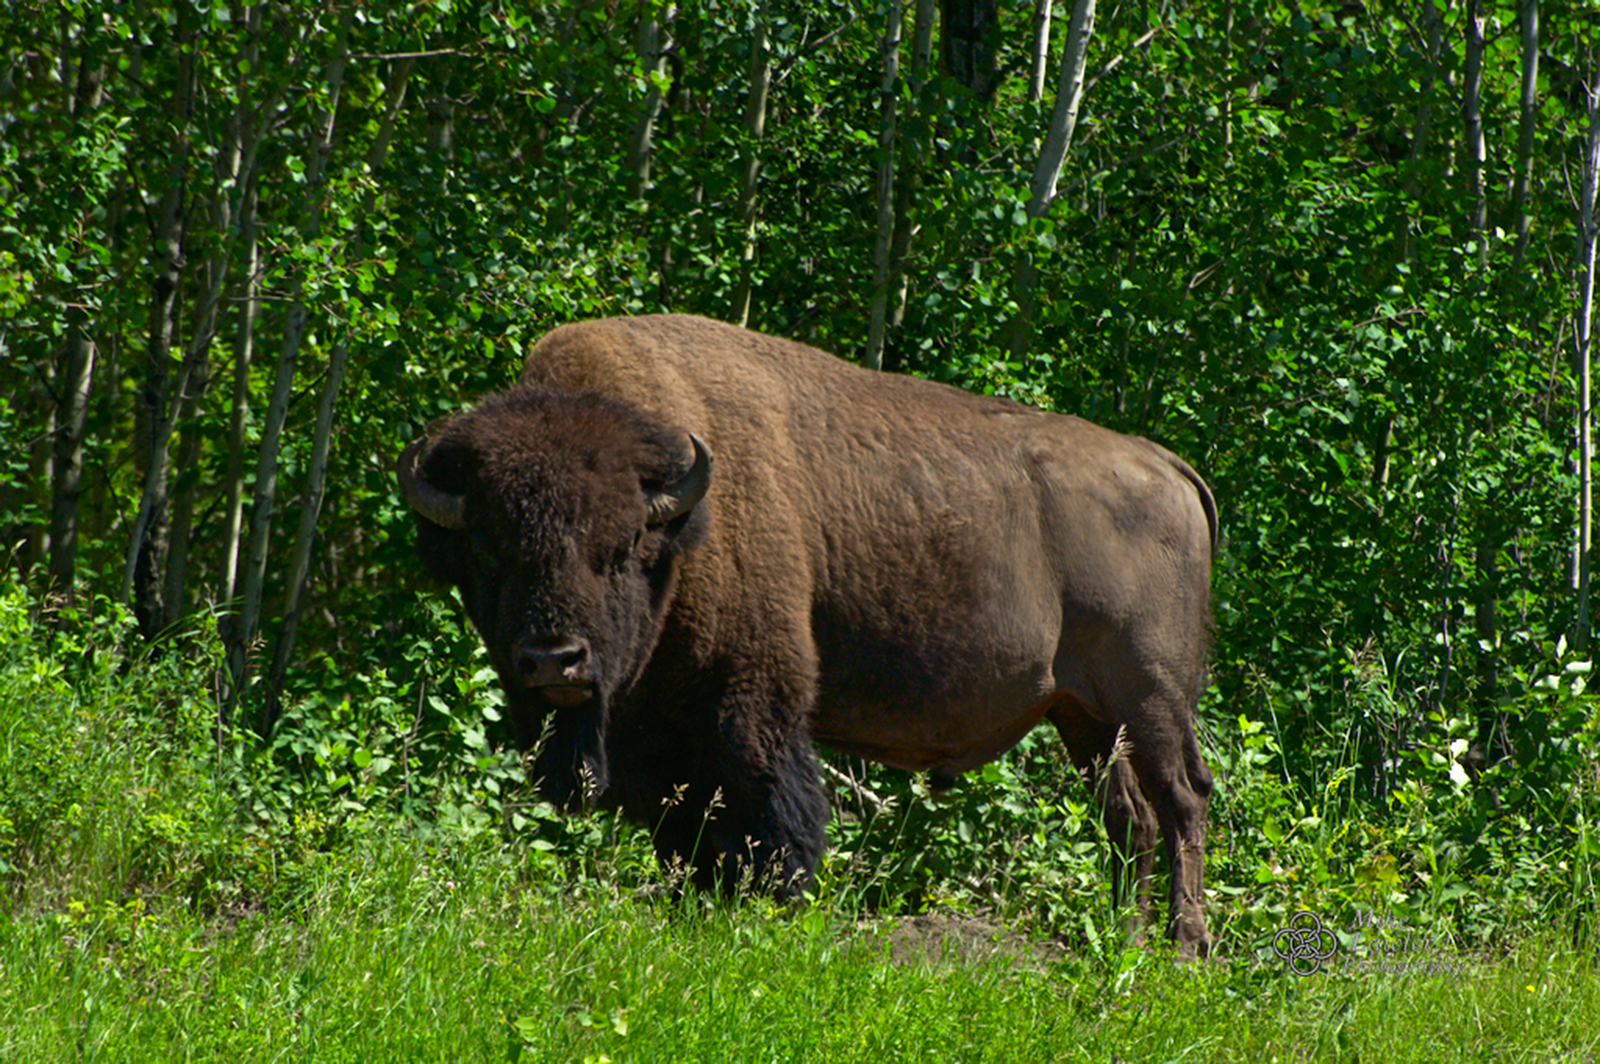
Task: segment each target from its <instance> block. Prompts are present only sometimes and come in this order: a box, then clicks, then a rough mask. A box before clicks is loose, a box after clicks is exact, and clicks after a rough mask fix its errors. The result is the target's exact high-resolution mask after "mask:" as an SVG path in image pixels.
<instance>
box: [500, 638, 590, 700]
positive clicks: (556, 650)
mask: <svg viewBox="0 0 1600 1064" xmlns="http://www.w3.org/2000/svg"><path fill="white" fill-rule="evenodd" d="M516 665H517V676H518V677H519V678H520V679H521V680H522V682H523V683H524V684H526V685H527V686H529V687H561V686H567V685H570V684H586V683H592V682H593V681H594V671H593V669H592V668H591V666H590V656H589V641H588V640H587V639H583V638H581V637H579V636H570V635H569V636H555V637H552V638H548V639H525V640H523V641H522V642H520V643H518V644H517V652H516Z"/></svg>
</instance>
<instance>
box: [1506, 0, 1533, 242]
mask: <svg viewBox="0 0 1600 1064" xmlns="http://www.w3.org/2000/svg"><path fill="white" fill-rule="evenodd" d="M1521 21H1522V96H1521V99H1520V100H1519V102H1518V107H1517V173H1516V179H1515V183H1514V184H1513V186H1512V189H1511V218H1512V223H1511V224H1512V229H1513V230H1514V231H1515V233H1516V236H1517V243H1516V247H1515V250H1514V251H1513V253H1512V269H1513V272H1516V271H1518V270H1519V269H1520V268H1521V266H1522V262H1523V260H1524V259H1525V258H1527V255H1528V235H1529V232H1530V230H1531V229H1532V222H1531V216H1530V215H1529V214H1528V184H1529V182H1530V181H1531V180H1532V178H1533V134H1534V130H1535V128H1536V126H1537V124H1538V108H1539V0H1523V2H1522V19H1521Z"/></svg>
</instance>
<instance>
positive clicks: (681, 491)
mask: <svg viewBox="0 0 1600 1064" xmlns="http://www.w3.org/2000/svg"><path fill="white" fill-rule="evenodd" d="M689 444H690V446H691V447H692V448H693V449H694V461H693V463H692V464H691V465H690V466H689V471H688V472H687V473H684V474H683V475H682V476H681V477H679V478H678V479H677V480H675V481H673V482H672V483H670V484H663V485H661V486H660V487H658V488H655V489H653V490H651V489H646V491H645V505H646V506H647V507H648V508H649V509H648V512H647V514H646V516H645V524H646V525H648V526H651V527H654V526H657V525H664V524H666V523H667V522H668V521H672V520H674V519H676V518H679V517H682V516H683V515H684V514H686V513H688V512H689V511H690V510H693V509H694V508H695V506H696V504H698V503H699V502H700V500H701V499H703V498H705V494H706V490H707V489H708V488H710V487H711V465H712V457H711V448H709V447H707V446H706V441H705V440H702V439H701V438H700V437H699V436H696V435H695V434H694V433H692V432H691V433H690V434H689Z"/></svg>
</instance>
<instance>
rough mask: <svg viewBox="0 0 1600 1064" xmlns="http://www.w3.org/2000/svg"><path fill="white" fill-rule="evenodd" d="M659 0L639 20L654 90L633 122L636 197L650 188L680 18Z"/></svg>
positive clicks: (631, 167)
mask: <svg viewBox="0 0 1600 1064" xmlns="http://www.w3.org/2000/svg"><path fill="white" fill-rule="evenodd" d="M657 2H658V0H645V7H646V8H647V10H646V11H645V13H644V14H643V15H642V16H640V19H639V39H638V51H639V58H640V59H641V60H643V61H644V65H645V69H646V70H647V71H649V73H650V75H651V77H650V87H649V88H648V89H646V90H645V95H644V102H643V103H641V104H640V106H639V114H638V116H637V117H636V118H635V119H634V123H633V139H632V140H631V142H630V143H629V145H628V172H629V174H630V179H631V181H632V182H633V195H634V196H635V198H637V197H639V196H643V195H644V194H645V192H646V191H647V190H648V189H649V188H650V161H651V155H652V153H653V141H654V138H655V129H656V119H657V118H659V117H660V116H661V105H662V104H663V103H664V102H665V99H666V98H665V97H664V96H663V95H662V92H661V86H660V79H662V78H663V77H665V76H666V73H667V52H668V51H669V50H670V49H671V48H672V22H673V20H674V19H675V18H677V16H678V9H677V6H676V5H675V4H672V3H665V4H661V5H660V7H659V10H658V9H657Z"/></svg>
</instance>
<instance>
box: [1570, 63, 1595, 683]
mask: <svg viewBox="0 0 1600 1064" xmlns="http://www.w3.org/2000/svg"><path fill="white" fill-rule="evenodd" d="M1597 183H1600V64H1597V66H1596V68H1595V73H1594V80H1593V81H1592V82H1591V84H1590V86H1589V142H1588V145H1587V148H1586V150H1585V152H1584V157H1583V195H1582V199H1581V201H1580V206H1579V213H1578V269H1579V273H1580V278H1581V279H1580V281H1579V285H1580V290H1579V293H1578V327H1577V329H1576V335H1577V348H1578V349H1577V359H1576V361H1577V370H1578V374H1577V376H1578V424H1577V426H1576V433H1575V435H1576V436H1577V441H1578V527H1577V530H1576V532H1577V534H1576V536H1575V537H1574V538H1575V540H1576V542H1575V544H1574V547H1575V550H1576V552H1577V564H1576V565H1575V566H1574V567H1573V568H1574V570H1575V572H1576V576H1577V587H1576V588H1575V589H1574V590H1575V592H1576V598H1577V608H1576V611H1575V615H1574V617H1573V621H1572V647H1573V649H1574V650H1575V651H1577V652H1578V653H1579V654H1584V653H1587V652H1588V649H1589V550H1590V547H1591V545H1592V538H1591V534H1592V529H1593V524H1594V521H1593V514H1594V511H1593V490H1592V486H1593V470H1592V467H1591V453H1592V451H1593V449H1594V447H1593V438H1592V437H1593V425H1592V419H1591V416H1590V410H1589V368H1590V353H1591V348H1590V339H1591V333H1592V325H1593V312H1594V259H1595V236H1596V233H1595V216H1594V201H1595V188H1596V185H1597Z"/></svg>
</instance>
